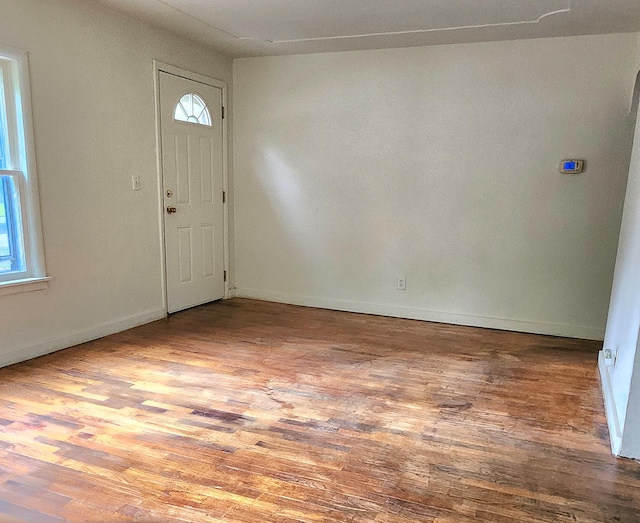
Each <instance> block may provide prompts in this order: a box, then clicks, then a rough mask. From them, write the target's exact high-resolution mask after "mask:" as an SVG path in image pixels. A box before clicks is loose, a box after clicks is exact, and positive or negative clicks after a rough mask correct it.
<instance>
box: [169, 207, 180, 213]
mask: <svg viewBox="0 0 640 523" xmlns="http://www.w3.org/2000/svg"><path fill="white" fill-rule="evenodd" d="M177 212H178V209H176V208H175V207H167V214H175V213H177Z"/></svg>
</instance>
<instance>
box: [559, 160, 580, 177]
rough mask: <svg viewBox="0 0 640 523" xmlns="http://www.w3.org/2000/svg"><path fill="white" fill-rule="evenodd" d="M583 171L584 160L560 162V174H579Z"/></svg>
mask: <svg viewBox="0 0 640 523" xmlns="http://www.w3.org/2000/svg"><path fill="white" fill-rule="evenodd" d="M583 171H584V160H562V161H561V162H560V172H561V173H562V174H580V173H581V172H583Z"/></svg>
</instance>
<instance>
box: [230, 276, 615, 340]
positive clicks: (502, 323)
mask: <svg viewBox="0 0 640 523" xmlns="http://www.w3.org/2000/svg"><path fill="white" fill-rule="evenodd" d="M236 296H237V297H238V298H253V299H257V300H265V301H273V302H277V303H288V304H291V305H303V306H305V307H318V308H320V309H332V310H338V311H346V312H357V313H362V314H375V315H378V316H390V317H393V318H405V319H409V320H423V321H433V322H437V323H450V324H454V325H466V326H469V327H484V328H489V329H499V330H507V331H515V332H529V333H533V334H546V335H551V336H563V337H566V338H579V339H588V340H598V341H602V339H603V338H604V329H597V328H594V327H584V326H580V325H563V324H553V323H542V322H532V321H523V320H514V319H508V318H493V317H490V316H474V315H469V314H456V313H451V312H441V311H431V310H427V309H418V308H413V307H401V306H398V305H384V304H379V303H369V302H358V301H349V300H337V299H333V298H323V297H318V296H303V295H295V294H285V293H280V292H272V291H262V290H257V289H242V288H238V289H236Z"/></svg>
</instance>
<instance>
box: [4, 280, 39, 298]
mask: <svg viewBox="0 0 640 523" xmlns="http://www.w3.org/2000/svg"><path fill="white" fill-rule="evenodd" d="M50 281H51V278H49V277H44V278H25V279H24V280H11V281H4V282H0V296H6V295H7V294H18V293H20V292H31V291H44V290H46V289H48V288H49V282H50Z"/></svg>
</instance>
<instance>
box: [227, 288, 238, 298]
mask: <svg viewBox="0 0 640 523" xmlns="http://www.w3.org/2000/svg"><path fill="white" fill-rule="evenodd" d="M237 297H238V289H235V288H234V289H229V299H231V298H237Z"/></svg>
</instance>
